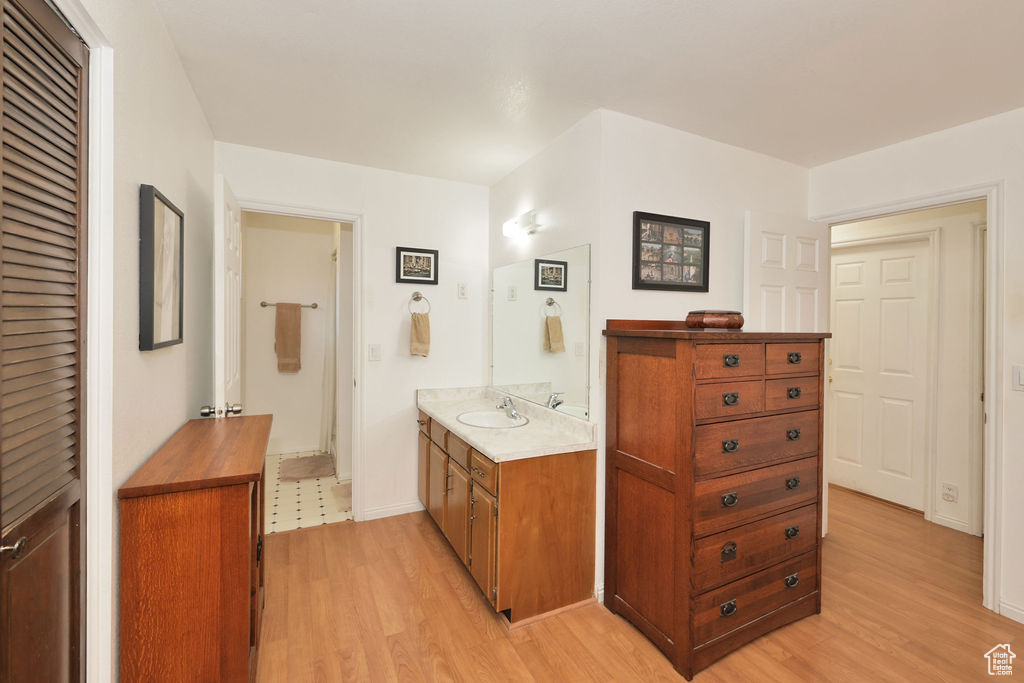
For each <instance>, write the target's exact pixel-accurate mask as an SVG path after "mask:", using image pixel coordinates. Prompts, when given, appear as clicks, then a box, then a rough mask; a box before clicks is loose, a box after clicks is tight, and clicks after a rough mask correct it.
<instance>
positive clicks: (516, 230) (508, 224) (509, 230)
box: [501, 211, 540, 237]
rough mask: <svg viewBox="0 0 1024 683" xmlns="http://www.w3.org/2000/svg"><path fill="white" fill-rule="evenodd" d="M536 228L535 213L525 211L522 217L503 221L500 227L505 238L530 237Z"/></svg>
mask: <svg viewBox="0 0 1024 683" xmlns="http://www.w3.org/2000/svg"><path fill="white" fill-rule="evenodd" d="M538 227H540V226H539V225H537V212H536V211H527V212H526V213H524V214H523V215H522V216H519V217H517V218H511V219H509V220H507V221H505V222H504V223H503V224H502V226H501V234H502V235H504V236H505V237H516V236H519V235H532V234H533V233H534V232H536V230H537V228H538Z"/></svg>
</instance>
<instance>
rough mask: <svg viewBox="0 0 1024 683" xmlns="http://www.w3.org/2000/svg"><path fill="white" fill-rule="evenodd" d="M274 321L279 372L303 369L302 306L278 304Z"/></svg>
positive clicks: (275, 350) (275, 348) (275, 349)
mask: <svg viewBox="0 0 1024 683" xmlns="http://www.w3.org/2000/svg"><path fill="white" fill-rule="evenodd" d="M276 308H277V314H276V318H275V320H274V352H275V353H277V371H278V372H298V371H299V370H301V369H302V361H301V360H300V354H301V351H302V304H277V307H276Z"/></svg>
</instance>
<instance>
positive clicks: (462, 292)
mask: <svg viewBox="0 0 1024 683" xmlns="http://www.w3.org/2000/svg"><path fill="white" fill-rule="evenodd" d="M458 291H459V298H460V299H468V298H469V286H468V285H466V283H465V282H460V283H459V284H458Z"/></svg>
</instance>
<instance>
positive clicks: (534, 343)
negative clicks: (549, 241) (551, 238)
mask: <svg viewBox="0 0 1024 683" xmlns="http://www.w3.org/2000/svg"><path fill="white" fill-rule="evenodd" d="M492 312H493V315H492V319H491V354H492V355H491V363H492V368H491V384H492V386H494V387H497V388H499V389H500V390H501V391H503V392H506V393H509V394H512V395H514V396H518V397H520V398H523V399H526V400H528V401H530V402H532V403H536V404H538V405H542V406H547V407H549V408H553V409H554V410H557V411H558V412H560V413H563V414H565V415H569V416H572V417H576V418H579V419H582V420H588V419H589V412H590V411H589V405H588V403H589V394H590V388H589V387H590V385H589V371H590V334H589V328H590V245H589V244H584V245H581V246H578V247H573V248H571V249H564V250H562V251H557V252H553V253H550V254H545V255H543V256H540V257H537V258H531V259H527V260H525V261H519V262H517V263H511V264H509V265H506V266H501V267H500V268H495V269H494V272H493V274H492ZM559 337H561V344H559V343H558V341H559V339H558V338H559Z"/></svg>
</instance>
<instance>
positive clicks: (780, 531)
mask: <svg viewBox="0 0 1024 683" xmlns="http://www.w3.org/2000/svg"><path fill="white" fill-rule="evenodd" d="M604 334H605V336H606V337H607V341H608V356H607V357H608V373H607V424H606V430H607V432H606V434H607V469H606V472H607V481H606V507H605V511H606V520H605V595H606V598H605V603H606V605H607V607H608V608H609V609H610V610H612V611H613V612H615V613H617V614H619V615H621V616H622V617H624V618H625V619H627V620H628V621H629V622H630V623H632V624H633V625H634V626H636V627H637V628H638V629H639V630H640V631H641V632H642V633H643V634H644V635H646V636H647V637H648V638H649V639H650V640H651V641H652V642H653V643H654V644H655V645H657V646H658V648H659V649H661V651H662V652H664V653H665V655H666V656H667V657H668V658H669V660H670V661H671V662H672V664H673V666H675V668H676V670H677V671H679V673H681V674H682V675H683V676H685V677H686V678H687V679H690V678H692V677H693V674H694V673H696V672H697V671H700V670H702V669H704V668H706V667H707V666H709V665H710V664H711V663H712V662H714V661H715V660H717V659H720V658H722V657H724V656H725V655H726V654H728V653H729V652H731V651H733V650H735V649H737V648H739V647H741V646H742V645H744V644H746V643H748V642H750V641H751V640H753V639H755V638H757V637H759V636H761V635H763V634H765V633H767V632H769V631H771V630H773V629H775V628H777V627H779V626H782V625H784V624H787V623H790V622H792V621H795V620H797V619H800V618H802V617H805V616H808V615H811V614H815V613H817V612H820V611H821V593H820V591H819V586H820V582H819V575H820V572H821V554H820V552H819V539H820V538H821V491H822V459H821V436H822V434H821V433H822V395H823V384H822V376H823V365H822V364H823V360H824V349H823V340H824V339H825V338H827V337H828V336H829V335H828V334H800V333H777V334H775V333H745V332H740V331H735V330H692V329H688V328H686V326H685V324H684V323H681V322H667V321H629V320H609V321H608V325H607V329H606V330H605V332H604Z"/></svg>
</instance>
